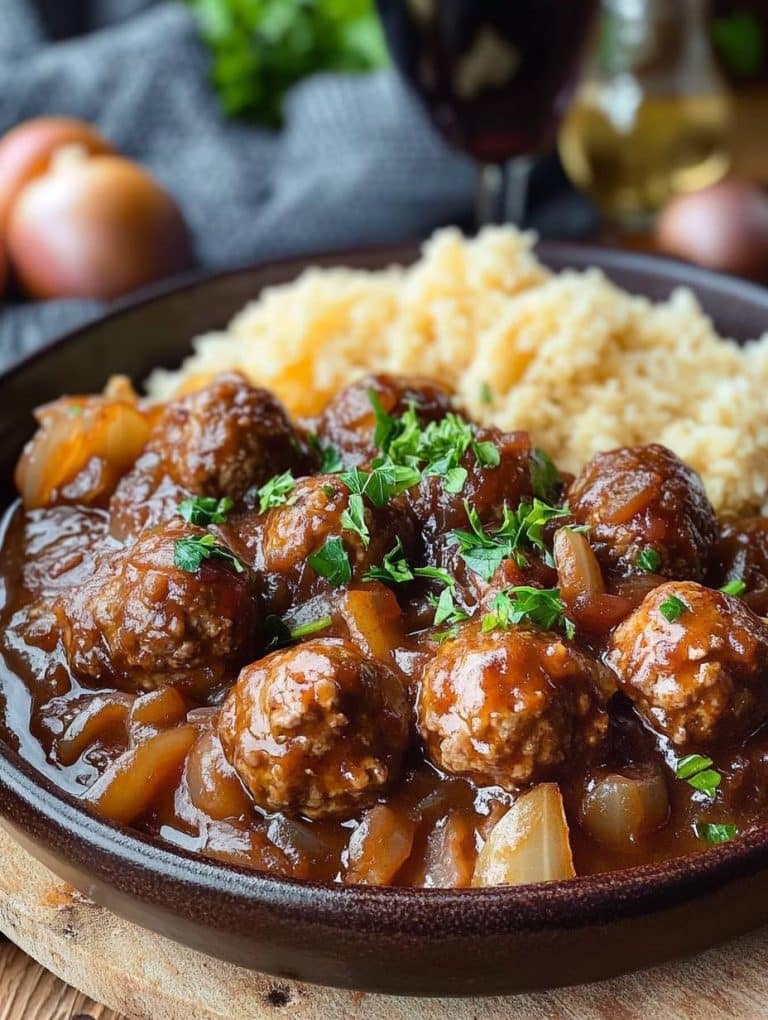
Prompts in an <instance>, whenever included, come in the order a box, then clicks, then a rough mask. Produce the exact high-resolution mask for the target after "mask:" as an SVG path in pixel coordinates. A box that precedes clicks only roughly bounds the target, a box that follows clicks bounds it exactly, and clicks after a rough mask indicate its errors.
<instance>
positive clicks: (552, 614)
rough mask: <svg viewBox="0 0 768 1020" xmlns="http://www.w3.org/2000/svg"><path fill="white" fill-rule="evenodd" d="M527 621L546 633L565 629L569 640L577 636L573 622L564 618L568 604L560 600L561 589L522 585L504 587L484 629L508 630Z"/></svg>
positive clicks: (483, 625)
mask: <svg viewBox="0 0 768 1020" xmlns="http://www.w3.org/2000/svg"><path fill="white" fill-rule="evenodd" d="M523 621H527V622H529V623H533V624H535V625H536V626H537V627H541V628H542V629H543V630H553V629H555V628H556V627H563V628H564V629H565V632H566V634H567V636H568V637H569V638H572V637H573V636H574V631H575V628H574V626H573V623H572V621H571V620H569V619H568V618H567V617H566V616H565V605H564V603H563V601H562V599H561V598H560V590H559V589H558V588H532V587H530V586H529V585H520V586H518V587H514V588H504V589H503V590H502V591H500V592H499V593H498V595H497V596H496V598H495V599H494V600H493V606H492V612H490V613H486V615H485V616H484V617H483V622H482V630H483V633H484V634H487V633H488V631H491V630H496V629H497V628H501V629H503V630H505V629H506V628H508V627H510V626H512V625H514V624H518V623H522V622H523Z"/></svg>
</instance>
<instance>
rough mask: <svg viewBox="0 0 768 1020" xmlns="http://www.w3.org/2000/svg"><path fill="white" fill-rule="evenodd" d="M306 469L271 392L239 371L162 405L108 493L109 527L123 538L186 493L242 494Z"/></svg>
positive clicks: (164, 514)
mask: <svg viewBox="0 0 768 1020" xmlns="http://www.w3.org/2000/svg"><path fill="white" fill-rule="evenodd" d="M306 467H307V454H306V451H304V450H303V449H302V446H301V443H300V440H299V438H298V435H297V433H296V432H295V431H294V429H293V427H292V426H291V423H290V422H289V420H288V417H287V415H286V413H285V410H284V409H283V407H282V405H281V404H280V403H279V402H278V401H277V400H276V399H275V397H273V396H272V394H271V393H269V392H268V391H267V390H260V389H255V388H254V387H252V386H250V385H249V384H248V383H247V382H246V381H245V379H244V378H243V377H242V376H240V375H236V374H230V375H221V376H219V377H218V378H217V379H215V380H214V381H213V382H212V383H211V384H210V385H209V386H206V387H205V389H202V390H198V391H196V392H194V393H190V394H188V395H187V396H185V397H181V398H180V399H179V400H174V401H172V402H171V403H170V404H168V405H167V406H166V408H165V409H164V411H163V412H162V414H161V416H160V418H159V420H158V422H157V424H156V425H155V427H154V428H153V429H152V432H151V433H150V436H149V440H148V441H147V444H146V446H145V447H144V450H143V452H142V454H141V456H140V457H139V459H138V460H137V461H136V464H135V465H134V467H133V469H132V470H131V471H130V472H129V473H128V474H127V475H126V476H125V477H124V478H123V479H122V481H121V482H120V484H119V485H118V487H117V490H116V491H115V494H114V496H113V497H112V502H111V507H110V508H111V513H112V533H113V534H114V535H115V537H116V538H119V539H125V538H126V537H127V536H131V535H135V534H137V533H138V532H139V531H141V529H142V528H143V527H146V526H148V525H151V524H153V523H157V522H159V521H161V520H164V519H167V518H168V517H170V516H172V515H173V513H174V512H175V510H176V506H177V505H178V503H179V502H180V501H181V500H182V499H183V498H184V497H185V496H188V495H190V494H193V495H198V496H217V497H222V496H228V497H229V498H230V499H233V500H240V499H242V498H243V497H244V496H245V495H246V493H247V492H248V490H249V489H251V488H252V487H254V486H258V485H262V484H263V483H264V482H266V481H267V480H268V479H269V478H271V477H272V476H273V475H276V474H280V473H281V472H283V471H286V470H288V469H291V470H304V469H306Z"/></svg>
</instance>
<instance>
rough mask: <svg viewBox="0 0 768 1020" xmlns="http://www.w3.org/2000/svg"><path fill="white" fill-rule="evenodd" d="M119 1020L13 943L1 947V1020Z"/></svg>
mask: <svg viewBox="0 0 768 1020" xmlns="http://www.w3.org/2000/svg"><path fill="white" fill-rule="evenodd" d="M86 1018H87V1020H120V1017H119V1016H118V1014H117V1013H114V1012H113V1011H112V1010H111V1009H107V1007H106V1006H100V1005H99V1004H98V1003H97V1002H94V1001H93V999H89V998H88V996H86V995H83V994H82V992H78V991H77V990H76V989H75V988H70V987H69V986H68V985H66V984H64V982H63V981H60V980H59V978H57V977H55V975H53V974H51V972H50V971H48V970H46V969H45V968H44V967H41V966H40V964H39V963H36V962H35V961H34V960H32V959H31V958H30V957H29V956H27V955H26V954H25V953H23V952H22V951H21V950H20V949H18V948H17V947H16V946H15V945H14V944H13V943H12V942H4V943H3V945H2V946H0V1020H86Z"/></svg>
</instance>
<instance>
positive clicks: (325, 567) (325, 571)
mask: <svg viewBox="0 0 768 1020" xmlns="http://www.w3.org/2000/svg"><path fill="white" fill-rule="evenodd" d="M307 562H308V563H309V565H310V567H312V569H313V570H314V572H315V573H316V574H318V575H319V576H320V577H324V578H326V579H327V580H328V581H330V582H331V584H332V585H334V587H336V588H339V587H341V585H343V584H349V582H350V581H351V580H352V567H351V566H350V565H349V556H348V555H347V551H346V549H345V548H344V543H343V542H342V540H341V539H340V538H329V539H328V541H327V542H326V543H325V545H324V546H323V547H322V548H321V549H318V550H317V552H313V553H312V554H311V555H310V556H308V557H307Z"/></svg>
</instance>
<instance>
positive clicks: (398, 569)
mask: <svg viewBox="0 0 768 1020" xmlns="http://www.w3.org/2000/svg"><path fill="white" fill-rule="evenodd" d="M363 580H364V581H384V582H385V583H386V584H392V583H394V584H405V582H406V581H412V580H413V571H412V570H411V568H410V567H409V565H408V561H407V560H406V558H405V553H404V550H403V543H402V542H401V541H400V539H399V538H398V540H397V543H396V544H395V547H394V548H393V549H390V550H389V552H388V553H387V554H386V556H385V557H384V559H383V561H382V564H381V566H380V567H371V568H370V569H369V570H367V571H366V573H365V574H364V575H363Z"/></svg>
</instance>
